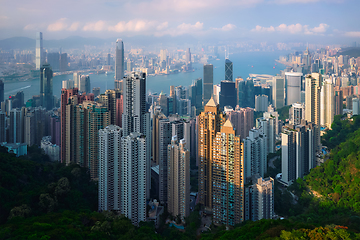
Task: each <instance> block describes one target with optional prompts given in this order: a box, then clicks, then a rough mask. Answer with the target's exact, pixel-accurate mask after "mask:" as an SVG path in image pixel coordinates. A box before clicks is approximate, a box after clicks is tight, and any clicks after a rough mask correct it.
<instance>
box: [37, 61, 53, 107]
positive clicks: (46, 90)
mask: <svg viewBox="0 0 360 240" xmlns="http://www.w3.org/2000/svg"><path fill="white" fill-rule="evenodd" d="M52 78H53V71H52V69H51V66H50V65H49V64H47V63H46V64H44V65H42V66H41V69H40V102H41V106H43V107H45V108H46V110H51V109H52V108H53V106H54V103H53V102H54V96H53V82H52Z"/></svg>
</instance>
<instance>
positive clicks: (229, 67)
mask: <svg viewBox="0 0 360 240" xmlns="http://www.w3.org/2000/svg"><path fill="white" fill-rule="evenodd" d="M225 80H227V81H233V63H232V61H230V60H229V59H225Z"/></svg>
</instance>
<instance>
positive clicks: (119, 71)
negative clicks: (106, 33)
mask: <svg viewBox="0 0 360 240" xmlns="http://www.w3.org/2000/svg"><path fill="white" fill-rule="evenodd" d="M124 68H125V67H124V43H123V41H122V40H121V39H117V40H116V49H115V80H121V79H122V78H123V77H124Z"/></svg>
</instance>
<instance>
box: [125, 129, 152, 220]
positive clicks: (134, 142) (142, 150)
mask: <svg viewBox="0 0 360 240" xmlns="http://www.w3.org/2000/svg"><path fill="white" fill-rule="evenodd" d="M146 147H147V146H146V137H145V136H144V135H142V134H141V133H130V135H128V136H124V137H122V138H121V148H122V149H121V158H120V159H122V161H121V162H120V169H121V170H120V171H121V173H120V182H121V185H120V191H119V192H120V193H121V195H120V202H121V203H122V204H121V206H120V212H121V214H124V215H125V216H126V217H128V218H129V219H130V220H131V222H132V223H133V224H134V225H139V223H140V222H141V221H146V198H147V184H148V177H147V171H148V170H147V169H150V166H149V165H148V161H147V159H146V158H147V157H146V152H147V150H146Z"/></svg>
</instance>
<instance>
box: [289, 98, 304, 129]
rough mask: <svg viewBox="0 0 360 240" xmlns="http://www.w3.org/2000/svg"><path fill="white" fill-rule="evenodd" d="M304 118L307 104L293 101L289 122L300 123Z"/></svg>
mask: <svg viewBox="0 0 360 240" xmlns="http://www.w3.org/2000/svg"><path fill="white" fill-rule="evenodd" d="M302 119H305V104H304V103H293V104H292V106H291V108H290V109H289V123H290V124H293V125H298V124H300V123H301V120H302Z"/></svg>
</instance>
